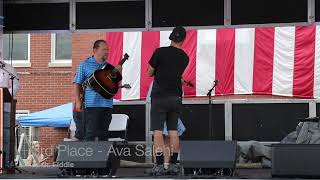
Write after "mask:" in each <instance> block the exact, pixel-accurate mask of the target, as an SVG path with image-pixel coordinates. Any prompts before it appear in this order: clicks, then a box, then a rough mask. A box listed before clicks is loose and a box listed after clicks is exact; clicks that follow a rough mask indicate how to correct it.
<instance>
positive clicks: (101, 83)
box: [88, 64, 122, 99]
mask: <svg viewBox="0 0 320 180" xmlns="http://www.w3.org/2000/svg"><path fill="white" fill-rule="evenodd" d="M113 70H114V66H112V65H111V64H107V65H106V66H105V67H104V68H103V69H99V70H96V71H95V72H94V73H93V74H92V75H91V76H90V78H89V79H88V84H89V86H90V87H91V88H92V89H93V90H94V91H96V92H98V93H99V94H100V95H101V96H102V97H104V98H106V99H110V98H112V97H113V96H114V95H116V94H117V92H118V89H119V82H120V81H121V80H122V75H121V73H120V72H119V71H117V72H116V73H111V72H112V71H113Z"/></svg>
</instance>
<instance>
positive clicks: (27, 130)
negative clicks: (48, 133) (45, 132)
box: [16, 110, 39, 161]
mask: <svg viewBox="0 0 320 180" xmlns="http://www.w3.org/2000/svg"><path fill="white" fill-rule="evenodd" d="M24 114H29V111H28V110H17V114H16V117H19V116H21V115H24ZM22 134H24V135H25V138H24V139H23V141H22V143H21V150H20V158H21V159H22V160H24V161H26V159H27V158H28V155H29V153H30V152H29V151H30V148H31V147H29V146H28V144H29V145H31V144H32V142H33V141H38V140H39V128H36V127H31V126H22V127H20V128H18V129H17V136H18V142H17V143H18V145H20V144H19V143H20V140H21V137H22Z"/></svg>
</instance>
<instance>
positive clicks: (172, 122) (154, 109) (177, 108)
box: [151, 97, 182, 131]
mask: <svg viewBox="0 0 320 180" xmlns="http://www.w3.org/2000/svg"><path fill="white" fill-rule="evenodd" d="M181 108H182V98H181V97H161V98H160V97H156V98H152V99H151V131H154V130H161V131H162V130H163V127H164V122H166V123H167V128H168V130H177V123H178V118H179V116H180V113H181Z"/></svg>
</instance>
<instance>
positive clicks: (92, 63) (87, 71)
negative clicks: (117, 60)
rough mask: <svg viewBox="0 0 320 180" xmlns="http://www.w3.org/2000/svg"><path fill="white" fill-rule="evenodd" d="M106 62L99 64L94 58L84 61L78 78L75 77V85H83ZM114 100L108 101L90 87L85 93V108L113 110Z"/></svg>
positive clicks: (79, 68)
mask: <svg viewBox="0 0 320 180" xmlns="http://www.w3.org/2000/svg"><path fill="white" fill-rule="evenodd" d="M106 64H107V63H106V62H102V63H101V64H99V63H97V61H96V60H95V59H94V58H93V56H91V57H89V58H88V59H87V60H85V61H83V62H82V63H81V64H80V65H79V67H78V69H77V73H76V76H75V77H74V80H73V83H77V84H80V85H82V84H83V82H84V81H85V80H86V79H88V78H89V77H90V76H91V74H93V73H94V71H95V70H97V69H101V68H102V67H103V66H104V65H106ZM112 104H113V99H112V98H111V99H106V98H104V97H102V96H101V95H100V94H99V93H97V92H96V91H94V90H93V89H91V88H90V87H87V88H86V92H85V107H86V108H87V107H108V108H112Z"/></svg>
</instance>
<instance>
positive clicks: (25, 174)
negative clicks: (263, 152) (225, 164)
mask: <svg viewBox="0 0 320 180" xmlns="http://www.w3.org/2000/svg"><path fill="white" fill-rule="evenodd" d="M20 169H21V170H22V173H18V172H17V173H16V174H7V175H0V178H1V179H3V178H5V179H47V178H50V179H51V178H59V179H64V178H61V177H58V174H60V172H61V171H60V170H59V169H58V168H57V167H24V168H20ZM145 170H146V168H120V169H118V172H117V174H116V177H117V179H152V178H156V179H159V178H165V179H174V178H175V179H189V178H196V177H192V176H184V177H173V176H171V177H170V176H164V177H152V176H149V175H146V174H145V173H144V171H145ZM65 178H66V179H71V178H75V179H79V178H81V177H65ZM89 178H90V177H89ZM198 178H208V177H205V176H204V177H198ZM211 178H214V177H211ZM217 178H218V179H271V178H272V177H271V169H237V170H236V173H235V176H233V177H216V178H215V179H217ZM86 179H87V178H86ZM94 179H99V178H94Z"/></svg>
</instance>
